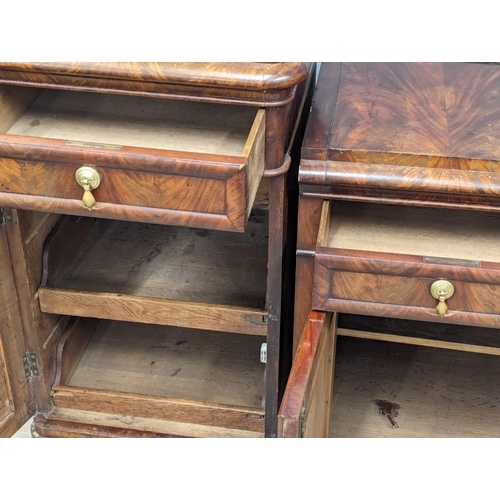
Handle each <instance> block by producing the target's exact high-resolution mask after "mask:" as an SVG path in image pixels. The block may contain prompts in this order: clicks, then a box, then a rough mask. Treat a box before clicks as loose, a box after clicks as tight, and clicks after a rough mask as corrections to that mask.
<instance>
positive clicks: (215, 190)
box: [0, 159, 248, 231]
mask: <svg viewBox="0 0 500 500" xmlns="http://www.w3.org/2000/svg"><path fill="white" fill-rule="evenodd" d="M79 167H80V165H70V164H63V163H55V162H35V161H19V160H12V159H0V205H2V206H6V207H10V208H22V209H27V210H41V211H47V212H57V213H65V214H74V215H86V216H92V217H105V218H114V219H125V220H135V221H141V222H154V223H159V224H173V225H186V226H192V227H204V228H205V227H206V228H211V229H225V230H237V231H242V230H244V227H245V224H246V219H247V215H248V214H247V207H246V206H245V205H246V186H245V174H244V170H239V171H238V172H236V173H235V175H233V176H232V177H229V178H222V179H216V178H207V177H201V176H199V177H194V176H188V175H169V174H161V173H155V172H140V171H133V170H121V169H116V168H107V167H95V168H96V170H97V171H98V172H99V174H100V177H101V182H100V185H99V187H98V188H96V189H95V190H93V191H92V195H93V196H94V198H95V204H94V205H93V206H92V209H91V210H88V209H87V208H86V207H85V205H84V203H83V201H82V198H83V194H84V190H83V188H82V187H81V186H79V185H78V183H77V181H76V179H75V173H76V171H77V170H78V168H79Z"/></svg>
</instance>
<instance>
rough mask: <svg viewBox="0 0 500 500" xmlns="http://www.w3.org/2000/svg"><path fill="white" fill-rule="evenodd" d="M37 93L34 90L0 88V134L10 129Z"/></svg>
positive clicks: (2, 86)
mask: <svg viewBox="0 0 500 500" xmlns="http://www.w3.org/2000/svg"><path fill="white" fill-rule="evenodd" d="M39 93H40V91H39V90H36V89H27V88H23V87H9V86H6V85H1V86H0V134H5V132H7V130H9V128H10V127H12V125H13V124H14V123H15V122H16V121H17V120H18V118H19V117H20V116H22V114H23V113H24V111H25V110H26V109H27V108H28V106H29V105H30V103H31V102H32V101H33V100H34V99H35V98H36V97H37V96H38V94H39Z"/></svg>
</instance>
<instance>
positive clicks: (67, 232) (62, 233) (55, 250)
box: [41, 214, 95, 312]
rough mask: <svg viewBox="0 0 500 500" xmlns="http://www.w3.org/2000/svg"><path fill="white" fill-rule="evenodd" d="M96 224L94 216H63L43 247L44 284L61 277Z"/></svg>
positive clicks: (49, 283) (50, 283)
mask: <svg viewBox="0 0 500 500" xmlns="http://www.w3.org/2000/svg"><path fill="white" fill-rule="evenodd" d="M47 215H50V214H47ZM94 224H95V219H93V218H92V217H78V218H75V217H69V216H64V217H61V219H60V220H59V221H58V223H57V224H56V225H55V226H54V228H53V229H52V231H51V233H50V234H49V236H48V237H47V239H46V240H45V244H44V247H43V256H42V262H43V275H42V282H41V284H42V286H46V285H47V284H48V285H49V286H50V285H52V283H54V282H55V281H57V279H58V278H60V277H61V274H62V273H63V272H64V271H65V270H66V268H67V267H68V266H69V265H70V264H71V262H72V261H73V259H74V258H75V257H76V255H77V254H78V251H79V250H80V248H81V246H82V245H83V244H84V243H85V240H86V238H87V237H88V235H89V233H90V231H91V230H92V228H93V227H94ZM47 312H50V311H47Z"/></svg>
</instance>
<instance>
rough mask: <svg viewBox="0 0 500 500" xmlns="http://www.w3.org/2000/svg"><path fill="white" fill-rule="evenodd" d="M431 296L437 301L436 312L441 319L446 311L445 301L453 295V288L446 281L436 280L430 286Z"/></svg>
mask: <svg viewBox="0 0 500 500" xmlns="http://www.w3.org/2000/svg"><path fill="white" fill-rule="evenodd" d="M430 292H431V295H432V296H433V297H434V298H435V299H437V300H439V302H438V305H437V306H436V312H437V313H438V315H439V316H441V317H443V316H444V315H445V314H446V313H447V311H448V305H447V304H446V302H445V301H446V300H447V299H449V298H450V297H451V296H452V295H453V294H454V293H455V287H454V286H453V285H452V284H451V283H450V282H449V281H447V280H437V281H435V282H434V283H433V284H432V285H431V290H430Z"/></svg>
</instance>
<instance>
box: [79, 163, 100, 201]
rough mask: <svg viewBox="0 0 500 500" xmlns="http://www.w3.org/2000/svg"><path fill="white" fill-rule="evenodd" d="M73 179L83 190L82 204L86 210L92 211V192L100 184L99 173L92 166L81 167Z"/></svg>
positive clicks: (93, 199)
mask: <svg viewBox="0 0 500 500" xmlns="http://www.w3.org/2000/svg"><path fill="white" fill-rule="evenodd" d="M75 178H76V182H78V184H79V185H80V186H82V188H83V189H84V191H83V204H84V205H85V207H86V208H87V210H92V207H93V206H94V203H95V198H94V195H93V194H92V190H93V189H97V188H98V187H99V184H101V175H100V174H99V171H98V170H97V169H96V168H95V167H94V166H92V165H83V166H82V167H80V168H79V169H78V170H77V171H76V173H75Z"/></svg>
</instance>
